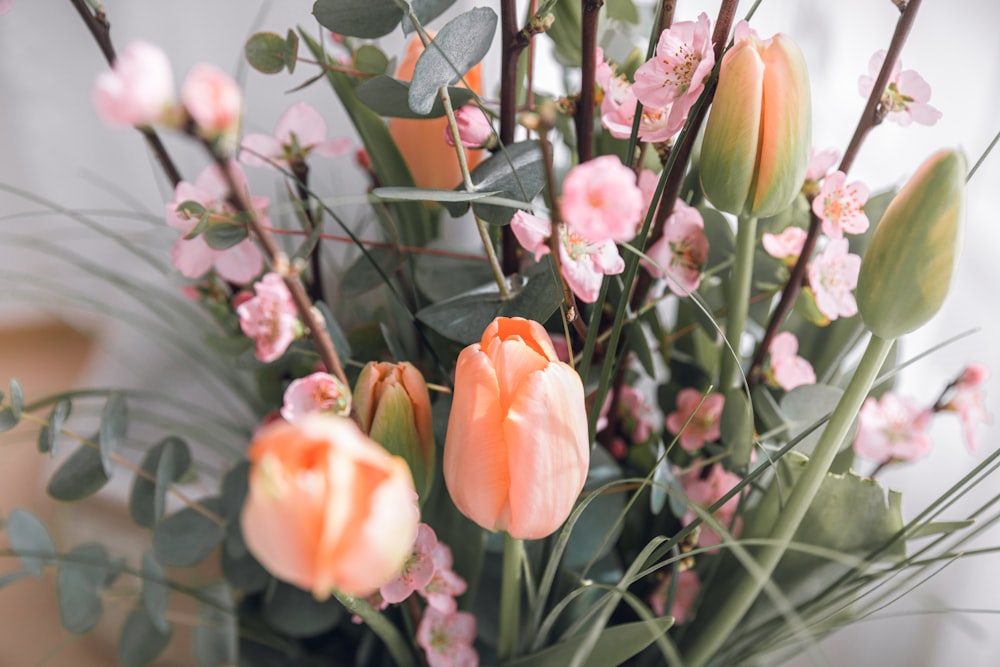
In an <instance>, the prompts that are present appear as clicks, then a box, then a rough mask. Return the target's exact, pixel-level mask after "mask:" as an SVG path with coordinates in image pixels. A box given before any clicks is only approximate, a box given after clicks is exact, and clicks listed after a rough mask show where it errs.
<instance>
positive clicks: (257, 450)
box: [240, 415, 419, 600]
mask: <svg viewBox="0 0 1000 667" xmlns="http://www.w3.org/2000/svg"><path fill="white" fill-rule="evenodd" d="M247 455H248V457H249V459H250V476H249V490H248V492H247V499H246V502H245V504H244V505H243V512H242V514H241V516H240V526H241V528H242V530H243V537H244V539H245V540H246V544H247V548H248V549H249V550H250V553H251V554H253V556H254V558H256V559H257V560H258V561H259V562H260V564H261V565H263V566H264V568H265V569H267V570H268V571H269V572H270V573H271V574H273V575H274V576H276V577H278V578H279V579H282V580H284V581H287V582H289V583H291V584H294V585H296V586H298V587H299V588H302V589H304V590H307V591H311V592H312V593H313V595H314V596H315V597H316V598H317V599H319V600H322V599H325V598H327V597H329V595H330V592H331V591H332V590H334V589H336V590H339V591H342V592H344V593H347V594H348V595H355V596H367V595H370V594H371V593H373V592H375V591H376V590H377V589H378V588H379V586H381V585H382V584H385V583H386V582H388V581H390V580H391V579H392V578H393V577H394V576H395V575H396V574H398V572H399V570H400V568H402V566H403V564H404V563H405V562H406V558H407V556H409V555H410V552H411V550H412V546H413V540H414V538H415V537H416V535H417V524H418V522H419V511H418V510H417V506H416V502H415V497H414V492H413V480H412V479H411V477H410V471H409V469H408V468H407V466H406V462H405V461H403V459H401V458H399V457H398V456H391V455H390V454H389V453H388V452H386V451H385V450H384V449H382V448H381V447H379V446H378V444H376V443H375V442H373V441H372V440H371V439H370V438H368V436H366V435H365V434H364V433H362V432H361V431H360V430H359V429H358V427H357V425H356V424H355V423H354V422H353V421H351V420H350V419H347V418H346V417H335V416H330V415H309V416H307V417H305V418H303V419H302V420H300V421H298V422H296V423H295V424H292V423H289V422H284V421H277V422H272V423H271V424H269V425H267V426H265V427H263V428H262V429H261V430H260V431H258V433H257V435H256V437H255V438H254V441H253V444H251V446H250V450H249V452H248V453H247Z"/></svg>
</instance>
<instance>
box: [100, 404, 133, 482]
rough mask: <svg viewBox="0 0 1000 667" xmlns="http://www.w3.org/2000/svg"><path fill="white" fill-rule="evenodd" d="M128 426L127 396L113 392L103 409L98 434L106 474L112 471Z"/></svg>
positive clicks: (102, 464) (109, 474)
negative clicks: (116, 453) (113, 460)
mask: <svg viewBox="0 0 1000 667" xmlns="http://www.w3.org/2000/svg"><path fill="white" fill-rule="evenodd" d="M127 428H128V406H127V405H126V403H125V396H124V394H121V393H119V392H117V391H114V392H111V394H109V395H108V400H107V401H106V402H105V403H104V409H103V410H102V411H101V428H100V435H99V436H98V445H99V446H100V453H101V466H103V467H104V474H105V475H107V476H108V477H110V476H111V472H112V465H111V464H112V457H113V455H114V453H115V452H116V451H117V450H118V447H119V445H121V441H122V440H124V438H125V431H126V430H127Z"/></svg>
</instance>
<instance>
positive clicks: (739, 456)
mask: <svg viewBox="0 0 1000 667" xmlns="http://www.w3.org/2000/svg"><path fill="white" fill-rule="evenodd" d="M720 428H721V432H722V442H723V444H725V445H726V447H727V448H728V449H729V457H730V460H731V461H732V464H733V466H735V467H736V468H737V469H743V468H744V467H746V466H747V465H748V464H749V463H750V452H751V451H752V450H753V414H751V411H750V401H749V400H747V396H746V394H744V393H743V389H742V388H736V389H730V390H729V391H727V392H726V403H725V406H724V407H723V409H722V419H721V423H720Z"/></svg>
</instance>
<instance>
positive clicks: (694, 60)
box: [597, 13, 715, 142]
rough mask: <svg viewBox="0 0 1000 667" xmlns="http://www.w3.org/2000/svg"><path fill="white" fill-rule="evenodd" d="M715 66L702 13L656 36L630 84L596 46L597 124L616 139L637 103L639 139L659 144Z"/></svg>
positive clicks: (625, 132)
mask: <svg viewBox="0 0 1000 667" xmlns="http://www.w3.org/2000/svg"><path fill="white" fill-rule="evenodd" d="M714 66H715V53H714V52H713V51H712V38H711V26H710V23H709V19H708V15H707V14H704V13H702V14H701V15H699V16H698V19H697V20H696V21H678V22H677V23H674V24H673V25H672V26H671V27H670V28H668V29H666V30H664V31H663V32H662V33H661V34H660V39H659V41H658V42H657V45H656V53H655V54H654V55H653V57H652V58H650V59H649V60H648V61H647V62H645V63H643V64H642V65H640V66H639V69H637V70H636V72H635V83H629V81H628V79H626V78H625V76H623V75H615V73H614V70H613V69H612V67H611V66H610V65H609V64H608V63H607V62H606V61H605V60H604V51H603V50H602V49H598V50H597V84H598V85H599V86H600V87H601V89H602V90H603V91H604V98H603V100H602V101H601V122H602V124H603V125H604V127H606V128H607V129H608V131H609V132H610V133H611V136H613V137H616V138H619V139H627V138H628V137H630V136H631V135H632V125H633V123H634V120H635V115H636V112H637V110H638V107H639V103H641V104H642V111H641V116H640V120H639V139H640V140H641V141H648V142H660V141H666V140H668V139H670V138H671V137H672V136H674V135H675V134H677V133H678V132H679V131H680V130H681V128H682V127H684V122H685V121H686V120H687V115H688V112H689V111H690V110H691V107H692V106H693V105H694V103H695V101H696V100H697V99H698V97H699V95H701V92H702V90H703V89H704V87H705V80H706V79H707V78H708V75H709V74H710V73H711V71H712V68H713V67H714Z"/></svg>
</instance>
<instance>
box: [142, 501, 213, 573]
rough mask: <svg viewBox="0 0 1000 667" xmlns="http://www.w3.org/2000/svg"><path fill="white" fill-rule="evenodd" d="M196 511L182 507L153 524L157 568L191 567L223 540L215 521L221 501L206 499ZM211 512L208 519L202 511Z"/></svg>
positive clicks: (192, 508)
mask: <svg viewBox="0 0 1000 667" xmlns="http://www.w3.org/2000/svg"><path fill="white" fill-rule="evenodd" d="M199 504H200V508H199V509H195V508H194V507H185V508H184V509H182V510H181V511H179V512H176V513H175V514H171V515H170V516H168V517H167V518H166V519H164V520H163V521H161V522H160V523H159V524H157V526H156V528H155V529H154V530H153V553H154V554H156V560H158V561H159V562H160V564H161V565H165V566H167V567H191V566H193V565H195V564H197V563H199V562H200V561H201V560H203V559H204V558H205V557H206V556H207V555H208V554H210V553H211V552H212V551H213V550H214V549H215V548H216V547H217V546H219V543H220V542H222V540H223V538H224V537H225V531H224V528H223V526H222V524H221V523H220V521H219V520H218V514H219V512H220V509H221V501H220V500H219V499H218V498H206V499H204V500H201V501H200V502H199ZM206 511H207V512H210V513H214V514H215V515H216V516H215V518H212V517H210V516H206V514H205V512H206Z"/></svg>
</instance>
